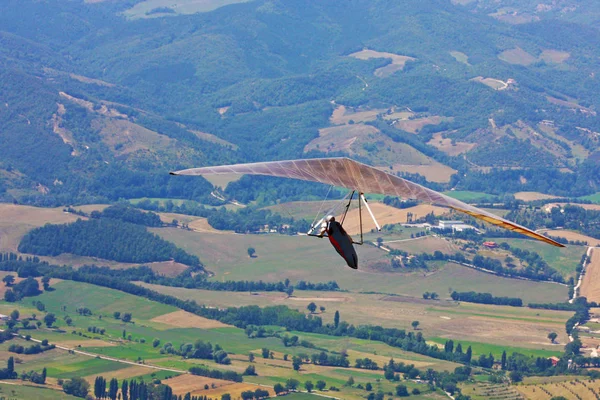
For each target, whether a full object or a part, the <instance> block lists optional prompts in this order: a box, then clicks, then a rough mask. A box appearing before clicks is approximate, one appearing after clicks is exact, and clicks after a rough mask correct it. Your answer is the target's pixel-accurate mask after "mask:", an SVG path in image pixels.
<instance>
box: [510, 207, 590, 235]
mask: <svg viewBox="0 0 600 400" xmlns="http://www.w3.org/2000/svg"><path fill="white" fill-rule="evenodd" d="M506 218H509V219H510V220H512V221H515V222H517V223H519V224H526V225H525V226H531V227H535V228H540V227H546V228H557V227H563V228H565V229H573V230H577V231H581V232H583V233H584V234H586V235H588V236H591V237H593V238H596V239H600V211H597V210H586V209H585V208H583V207H580V206H578V205H576V204H567V205H565V206H564V207H554V208H552V209H551V210H550V213H545V212H540V211H538V210H535V209H533V208H522V209H516V210H512V211H511V212H510V213H509V214H507V216H506Z"/></svg>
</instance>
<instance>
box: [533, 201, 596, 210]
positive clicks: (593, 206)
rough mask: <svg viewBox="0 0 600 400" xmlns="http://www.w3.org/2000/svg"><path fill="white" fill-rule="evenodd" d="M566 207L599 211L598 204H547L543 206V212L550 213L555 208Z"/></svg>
mask: <svg viewBox="0 0 600 400" xmlns="http://www.w3.org/2000/svg"><path fill="white" fill-rule="evenodd" d="M566 205H572V206H576V207H581V208H583V209H585V210H593V211H600V204H570V203H549V204H546V205H545V206H544V211H546V212H550V211H551V210H552V209H553V208H555V207H561V208H563V207H564V206H566Z"/></svg>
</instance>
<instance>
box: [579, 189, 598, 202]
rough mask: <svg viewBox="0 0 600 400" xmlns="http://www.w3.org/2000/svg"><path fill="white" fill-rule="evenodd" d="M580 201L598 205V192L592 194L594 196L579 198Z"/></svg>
mask: <svg viewBox="0 0 600 400" xmlns="http://www.w3.org/2000/svg"><path fill="white" fill-rule="evenodd" d="M580 199H582V200H589V201H591V202H594V203H598V204H600V192H598V193H594V194H590V195H589V196H583V197H580Z"/></svg>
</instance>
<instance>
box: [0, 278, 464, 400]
mask: <svg viewBox="0 0 600 400" xmlns="http://www.w3.org/2000/svg"><path fill="white" fill-rule="evenodd" d="M52 286H53V287H54V289H55V290H53V291H51V292H45V293H43V294H41V295H40V296H37V297H35V298H34V299H32V298H26V299H24V300H23V301H21V302H18V303H12V304H7V303H5V302H0V310H2V311H5V312H7V313H9V312H10V310H13V309H15V308H16V309H20V310H21V315H22V316H23V317H25V316H29V315H31V313H32V312H33V311H36V310H33V309H31V302H32V301H41V302H42V303H44V304H45V306H46V310H47V311H48V312H53V313H55V314H56V315H57V317H58V320H57V322H56V324H55V325H56V326H58V328H61V329H62V331H60V330H48V329H46V328H41V329H39V330H36V329H32V330H28V331H27V333H28V334H30V335H32V336H33V338H35V339H44V338H48V339H50V342H51V343H57V344H61V343H64V344H65V345H67V346H70V347H76V348H78V349H81V350H83V351H86V352H90V353H93V354H98V355H105V356H110V357H116V358H119V359H126V360H131V361H136V360H138V358H141V359H143V360H144V361H145V362H147V363H149V364H153V365H157V366H162V367H169V368H176V369H181V370H187V369H189V368H190V366H193V365H198V364H202V365H207V366H209V367H210V368H216V369H221V370H223V369H233V370H235V371H238V372H241V371H243V370H244V369H245V368H246V367H247V365H248V361H247V354H248V353H249V352H253V353H255V354H256V355H257V360H256V361H255V364H256V368H257V371H259V377H254V378H256V379H252V380H250V379H249V381H250V382H255V383H263V384H270V385H272V384H274V383H277V382H281V381H285V380H286V379H288V378H291V377H295V378H299V380H301V381H302V382H304V381H305V380H309V379H310V380H313V381H317V380H321V379H323V380H325V381H327V382H328V384H329V385H335V386H338V387H340V388H341V387H342V386H343V384H344V382H345V381H346V380H347V379H348V376H349V374H351V375H356V379H357V382H363V384H364V383H366V382H368V381H371V382H374V381H375V380H376V379H377V378H380V377H381V376H382V372H381V371H373V372H370V371H364V372H363V371H358V372H356V374H355V373H354V372H352V371H351V370H344V369H340V368H329V367H321V366H317V365H312V364H307V365H306V366H304V367H303V370H302V371H301V375H298V373H297V372H294V371H293V369H292V368H291V362H290V361H284V360H283V359H282V358H283V354H289V355H297V354H300V353H308V354H311V353H312V352H315V351H317V350H314V349H309V348H304V347H301V346H297V347H285V346H284V345H283V344H282V342H281V340H280V339H278V338H274V337H271V338H254V339H252V338H248V337H247V336H246V334H245V333H244V331H243V330H242V329H239V328H235V327H223V328H214V329H200V328H176V327H173V326H169V325H166V324H164V323H158V322H154V321H151V320H150V319H151V318H153V317H154V316H156V315H161V314H163V313H169V312H171V311H172V310H173V308H172V307H165V306H162V305H160V304H158V303H155V302H148V301H146V300H144V299H141V298H138V297H135V296H132V295H128V294H125V293H122V292H119V291H115V290H111V289H107V288H102V287H97V286H94V285H88V284H84V283H78V282H72V281H62V282H58V283H55V284H53V285H52ZM198 292H200V293H202V291H198ZM210 293H212V294H216V295H220V296H222V297H223V293H222V292H221V293H220V292H210ZM365 296H366V295H365ZM64 307H66V310H67V311H66V312H65V311H64ZM76 307H88V308H90V309H91V310H92V312H93V314H92V315H91V316H82V315H79V314H77V313H75V312H73V310H75V308H76ZM115 307H116V308H122V312H123V311H126V310H130V311H131V312H132V313H133V315H134V322H135V323H128V324H124V323H123V322H122V321H120V320H116V319H114V318H113V317H112V310H113V309H115ZM138 310H139V316H138V312H137V311H138ZM36 314H37V315H38V319H41V315H42V314H43V313H41V312H39V311H38V312H37V313H36ZM66 314H68V315H70V316H71V317H72V318H73V324H72V326H70V327H67V326H66V323H65V322H64V320H63V319H62V317H63V316H64V315H66ZM88 326H96V327H98V328H104V329H106V333H105V334H104V335H100V334H93V333H90V332H88V331H87V327H88ZM274 328H276V329H277V328H278V327H274ZM123 329H125V330H126V333H127V335H129V334H131V335H132V339H133V340H131V341H130V340H122V339H121V333H122V330H123ZM61 332H62V333H61ZM72 332H75V333H76V334H73V333H72ZM78 333H82V334H83V335H84V336H83V337H82V336H79V334H78ZM290 334H297V335H298V336H300V338H301V339H303V340H304V339H305V340H309V341H310V342H312V343H314V344H315V345H316V346H318V347H325V348H327V349H328V350H329V351H342V350H345V349H348V348H349V349H351V352H350V361H351V362H352V363H353V362H354V360H355V359H356V358H357V357H360V358H364V357H371V358H373V359H375V358H377V359H378V362H380V364H381V365H382V364H383V363H385V362H387V361H389V359H390V358H392V357H393V358H394V359H395V360H397V361H404V362H406V363H414V364H415V365H418V366H420V367H427V368H434V369H436V370H452V369H454V368H455V367H456V365H457V364H454V363H450V362H446V361H442V360H436V359H432V358H429V357H426V356H421V355H419V354H415V353H409V352H405V351H402V350H400V349H398V348H394V347H390V346H388V345H386V344H384V343H380V342H373V341H369V340H362V339H355V338H346V337H333V336H326V335H320V334H305V333H302V332H290ZM85 336H88V337H85ZM140 338H145V339H146V343H139V342H136V341H135V340H136V339H140ZM153 338H158V339H160V340H161V343H166V342H172V343H173V345H174V346H175V347H178V346H179V345H180V344H183V343H193V342H194V341H196V340H198V339H201V340H204V341H210V342H212V343H213V344H217V343H218V344H221V345H222V346H223V347H224V348H225V350H226V351H228V352H229V353H230V354H231V357H232V359H233V360H234V361H233V363H232V365H231V366H223V365H219V364H216V363H215V362H214V361H212V360H198V359H182V358H181V357H177V356H173V355H168V354H160V353H159V349H160V347H159V348H154V347H153V346H152V345H151V341H152V339H153ZM15 341H17V342H20V343H21V344H23V345H27V342H25V341H24V340H22V339H14V341H11V342H5V343H3V344H0V359H3V360H5V359H7V358H8V357H9V356H11V355H12V353H9V352H8V351H7V349H8V346H9V345H10V344H11V343H15ZM106 342H110V343H106ZM77 343H81V345H79V346H78V345H77ZM263 347H267V348H269V349H270V350H271V351H274V352H276V354H277V356H276V357H275V360H264V361H263V359H262V357H260V349H261V348H263ZM44 367H45V368H47V371H48V376H49V377H51V378H55V379H57V378H62V379H68V378H72V377H75V376H77V377H86V378H87V379H93V377H94V376H95V375H98V374H100V375H102V374H117V375H118V376H119V377H120V378H119V379H122V378H123V377H125V376H127V375H126V374H127V373H128V372H126V371H127V369H128V368H131V367H132V366H131V365H129V364H124V363H119V362H115V361H109V360H103V359H100V358H94V357H89V356H84V355H80V354H70V353H68V352H66V351H64V350H60V349H54V350H50V351H47V352H44V353H41V354H38V355H35V356H30V357H27V358H26V359H25V360H24V361H23V362H22V363H20V364H18V365H17V370H18V371H30V370H36V371H39V370H41V369H42V368H44ZM119 371H124V372H119ZM142 372H143V371H142ZM132 373H133V374H134V375H133V376H136V377H139V376H140V373H139V370H137V371H135V372H132ZM122 374H125V375H122ZM173 375H177V374H176V373H174V372H169V371H151V370H149V371H148V373H147V374H146V375H143V376H142V378H143V377H147V379H148V380H150V379H152V378H157V377H158V378H166V377H168V376H173ZM379 385H380V387H381V388H382V390H385V391H392V390H393V387H394V384H393V383H391V382H381V383H380V384H379ZM419 388H420V390H422V391H426V390H427V389H426V387H425V386H424V385H420V386H419ZM362 393H364V390H361V389H358V388H344V389H343V392H342V394H341V395H342V396H343V398H348V399H360V398H361V396H362Z"/></svg>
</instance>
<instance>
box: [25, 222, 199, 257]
mask: <svg viewBox="0 0 600 400" xmlns="http://www.w3.org/2000/svg"><path fill="white" fill-rule="evenodd" d="M19 251H20V252H24V253H31V254H37V255H44V256H57V255H59V254H62V253H72V254H77V255H81V256H91V257H100V258H105V259H107V260H115V261H121V262H130V263H144V262H154V261H168V260H171V259H173V260H175V261H177V262H180V263H182V264H186V265H190V266H194V267H197V268H201V267H202V264H201V263H200V260H199V259H198V257H196V256H193V255H190V254H188V253H187V252H185V251H184V250H182V249H180V248H178V247H177V246H175V245H174V244H173V243H170V242H167V241H166V240H164V239H161V238H160V237H159V236H157V235H155V234H152V233H150V232H148V231H147V230H146V228H145V227H143V226H141V225H136V224H132V223H128V222H123V221H118V220H113V219H109V218H101V219H90V220H87V221H84V220H81V219H79V220H77V221H76V222H74V223H71V224H65V225H52V224H47V225H45V226H43V227H40V228H36V229H33V230H31V231H29V232H28V233H27V234H26V235H25V236H24V237H23V239H21V242H20V243H19Z"/></svg>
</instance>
